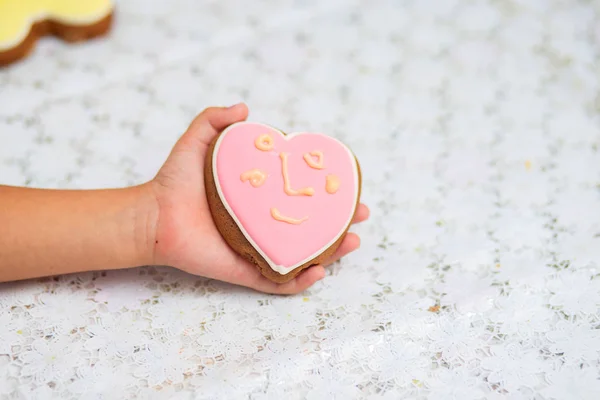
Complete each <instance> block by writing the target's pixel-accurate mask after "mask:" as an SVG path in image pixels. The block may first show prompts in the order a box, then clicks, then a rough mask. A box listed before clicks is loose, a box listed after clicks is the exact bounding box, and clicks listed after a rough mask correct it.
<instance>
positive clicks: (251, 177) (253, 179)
mask: <svg viewBox="0 0 600 400" xmlns="http://www.w3.org/2000/svg"><path fill="white" fill-rule="evenodd" d="M240 180H241V181H242V182H246V181H250V184H251V185H252V186H253V187H259V186H262V185H263V184H264V183H265V181H266V180H267V174H266V173H265V172H264V171H261V170H260V169H256V168H255V169H251V170H248V171H246V172H244V173H243V174H242V175H240Z"/></svg>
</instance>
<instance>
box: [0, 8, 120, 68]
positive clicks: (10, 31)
mask: <svg viewBox="0 0 600 400" xmlns="http://www.w3.org/2000/svg"><path fill="white" fill-rule="evenodd" d="M113 8H114V6H113V1H112V0H0V66H3V65H7V64H10V63H12V62H14V61H17V60H19V59H21V58H23V57H25V56H26V55H27V54H28V53H29V52H30V51H31V50H32V49H33V47H34V45H35V43H36V41H37V39H38V38H39V37H41V36H44V35H49V34H50V35H54V36H57V37H59V38H61V39H63V40H66V41H68V42H77V41H80V40H84V39H88V38H92V37H96V36H99V35H102V34H104V33H106V32H107V31H108V30H109V29H110V26H111V21H112V13H113Z"/></svg>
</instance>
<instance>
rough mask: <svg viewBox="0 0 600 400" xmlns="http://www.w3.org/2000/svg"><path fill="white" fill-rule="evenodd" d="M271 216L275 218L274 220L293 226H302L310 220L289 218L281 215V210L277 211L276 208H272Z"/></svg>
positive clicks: (306, 218)
mask: <svg viewBox="0 0 600 400" xmlns="http://www.w3.org/2000/svg"><path fill="white" fill-rule="evenodd" d="M271 216H272V217H273V219H275V220H277V221H281V222H286V223H288V224H292V225H300V224H301V223H303V222H304V221H306V220H308V217H303V218H293V217H288V216H286V215H283V214H281V213H280V212H279V210H278V209H276V208H275V207H272V208H271Z"/></svg>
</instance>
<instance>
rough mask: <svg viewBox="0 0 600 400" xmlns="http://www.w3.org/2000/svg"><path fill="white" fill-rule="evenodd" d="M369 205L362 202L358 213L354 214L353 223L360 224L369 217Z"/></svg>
mask: <svg viewBox="0 0 600 400" xmlns="http://www.w3.org/2000/svg"><path fill="white" fill-rule="evenodd" d="M370 213H371V212H370V211H369V207H367V206H366V205H364V204H362V203H360V204H359V205H358V207H357V208H356V214H355V215H354V219H353V220H352V223H353V224H358V223H360V222H363V221H366V220H367V219H368V218H369V214H370Z"/></svg>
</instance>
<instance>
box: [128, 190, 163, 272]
mask: <svg viewBox="0 0 600 400" xmlns="http://www.w3.org/2000/svg"><path fill="white" fill-rule="evenodd" d="M126 190H128V191H130V193H131V196H132V198H133V199H134V200H133V201H134V203H133V204H134V206H133V209H134V221H135V222H134V227H133V242H134V248H135V254H136V266H140V265H154V264H155V254H154V253H155V242H156V226H157V224H158V202H157V200H156V195H155V193H154V190H153V188H152V184H151V183H150V182H149V183H145V184H142V185H139V186H134V187H130V188H128V189H126Z"/></svg>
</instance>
